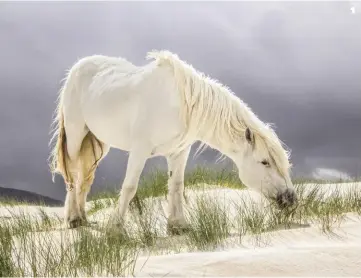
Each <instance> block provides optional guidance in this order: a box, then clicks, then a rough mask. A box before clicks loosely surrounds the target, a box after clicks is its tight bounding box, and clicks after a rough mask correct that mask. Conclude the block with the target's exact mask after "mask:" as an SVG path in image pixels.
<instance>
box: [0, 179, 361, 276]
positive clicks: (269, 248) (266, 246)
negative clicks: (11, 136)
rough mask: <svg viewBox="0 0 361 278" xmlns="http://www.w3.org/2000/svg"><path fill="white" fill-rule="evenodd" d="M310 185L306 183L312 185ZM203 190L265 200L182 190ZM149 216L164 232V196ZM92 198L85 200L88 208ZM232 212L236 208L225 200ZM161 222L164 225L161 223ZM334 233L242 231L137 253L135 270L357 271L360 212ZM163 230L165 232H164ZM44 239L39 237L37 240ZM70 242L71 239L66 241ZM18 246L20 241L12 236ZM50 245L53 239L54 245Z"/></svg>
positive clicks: (54, 234) (104, 214)
mask: <svg viewBox="0 0 361 278" xmlns="http://www.w3.org/2000/svg"><path fill="white" fill-rule="evenodd" d="M312 188H314V185H312V184H310V185H307V186H306V190H312ZM322 188H324V191H325V192H326V193H327V194H332V192H334V191H335V190H337V191H339V192H341V194H347V192H348V190H349V189H351V188H357V190H361V183H352V184H351V183H350V184H330V185H322ZM202 194H205V195H206V196H208V197H210V198H211V199H213V200H216V201H217V202H219V203H221V204H223V205H230V204H232V203H237V202H240V200H241V199H242V200H247V202H246V204H245V205H252V206H253V205H258V206H260V207H262V208H266V206H267V201H266V200H265V199H264V198H263V197H262V196H261V195H259V194H258V193H256V192H253V191H249V190H241V191H240V190H232V189H212V190H207V191H191V190H188V191H187V196H188V199H189V204H188V205H187V206H192V204H193V202H194V200H195V199H196V198H197V197H199V196H201V195H202ZM153 205H154V207H153V208H154V210H153V212H152V215H153V217H155V218H157V224H156V225H157V227H158V226H159V230H160V231H161V234H162V233H165V229H164V226H165V223H166V218H165V215H166V210H167V204H166V201H165V199H164V197H163V198H157V199H155V200H154V203H153ZM90 207H91V203H87V208H90ZM39 208H40V207H35V206H33V207H30V206H17V207H1V208H0V221H4V220H2V219H9V218H10V217H16V215H20V214H23V213H25V214H27V215H34V216H35V215H36V214H37V213H38V211H39ZM43 209H44V211H46V212H47V213H50V214H51V215H56V216H58V217H63V208H43ZM229 211H230V215H231V218H232V217H234V216H235V214H236V211H235V210H234V209H233V208H232V206H229ZM111 212H112V209H103V210H101V211H98V212H97V213H95V214H93V215H91V216H90V217H89V220H91V221H97V222H101V221H102V220H106V219H107V218H108V216H109V214H110V213H111ZM161 227H163V229H161ZM334 232H335V233H336V234H335V235H334V236H330V235H325V234H322V233H321V232H320V229H319V228H318V227H314V226H310V227H307V228H298V229H292V230H280V231H277V232H272V233H268V234H266V235H265V236H264V237H263V240H262V241H261V246H255V244H254V243H255V242H258V241H257V240H255V239H254V238H253V237H246V238H244V240H243V241H242V245H240V244H238V245H232V246H229V247H228V248H223V249H222V250H219V251H216V252H193V253H180V254H173V255H162V256H151V257H148V256H143V257H140V258H139V260H138V263H137V266H136V271H135V275H136V276H138V277H140V276H147V277H150V276H151V277H155V276H158V277H159V276H166V277H174V276H208V277H209V276H298V277H301V276H302V277H311V276H312V277H315V276H318V277H320V276H323V277H331V276H332V277H335V276H338V277H340V276H343V277H344V276H349V277H350V276H351V277H361V218H360V217H358V216H357V215H355V214H348V215H347V218H346V220H345V221H344V222H343V223H342V225H341V226H340V227H339V228H338V229H336V230H335V231H334ZM42 233H46V234H47V235H49V236H50V238H51V242H52V244H54V242H57V241H59V239H60V238H61V234H62V228H61V227H58V229H56V230H54V231H46V232H38V233H36V235H32V237H31V242H33V243H34V242H38V240H37V239H36V238H37V237H41V235H42ZM164 235H165V234H164ZM39 242H40V240H39ZM41 244H43V243H41ZM69 244H71V242H69ZM16 245H17V247H18V248H19V249H21V248H23V246H22V243H21V242H16ZM53 246H54V245H53Z"/></svg>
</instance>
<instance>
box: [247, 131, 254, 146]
mask: <svg viewBox="0 0 361 278" xmlns="http://www.w3.org/2000/svg"><path fill="white" fill-rule="evenodd" d="M245 136H246V140H247V142H248V143H250V144H253V141H254V140H253V134H252V132H251V130H250V129H249V128H248V127H247V128H246V131H245Z"/></svg>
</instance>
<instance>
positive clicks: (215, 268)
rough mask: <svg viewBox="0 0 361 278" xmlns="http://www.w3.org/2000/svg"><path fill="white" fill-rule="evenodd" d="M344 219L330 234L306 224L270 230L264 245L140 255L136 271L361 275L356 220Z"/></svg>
mask: <svg viewBox="0 0 361 278" xmlns="http://www.w3.org/2000/svg"><path fill="white" fill-rule="evenodd" d="M348 218H349V219H348V220H347V221H345V222H344V223H343V224H342V226H341V227H340V228H339V229H337V230H335V232H336V234H337V236H336V235H335V236H334V237H330V236H326V235H322V234H320V231H319V229H317V228H315V227H310V228H302V229H297V230H287V231H285V230H284V231H278V232H274V233H272V234H269V240H268V242H267V245H266V246H263V247H254V246H253V244H251V243H249V244H247V243H245V244H244V246H242V247H238V248H234V249H229V250H223V251H219V252H197V253H182V254H175V255H166V256H153V257H149V258H146V257H142V258H140V259H139V261H138V265H137V271H136V275H137V276H152V277H155V276H158V277H159V276H167V277H172V276H173V277H174V276H208V277H209V276H213V277H215V276H228V277H229V276H233V277H234V276H263V277H265V276H268V277H270V276H273V277H274V276H288V277H289V276H297V277H315V276H318V277H331V276H332V277H335V276H339V277H340V276H342V277H344V276H350V277H356V276H358V277H361V220H360V219H359V218H358V217H356V216H355V215H352V214H349V215H348ZM249 241H250V239H249ZM146 260H147V263H146V265H145V266H144V267H143V263H144V261H146Z"/></svg>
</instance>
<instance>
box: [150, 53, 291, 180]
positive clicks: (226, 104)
mask: <svg viewBox="0 0 361 278" xmlns="http://www.w3.org/2000/svg"><path fill="white" fill-rule="evenodd" d="M147 59H155V60H156V61H157V63H158V65H162V64H168V65H170V66H171V67H172V68H173V70H174V77H175V80H176V83H177V86H178V90H179V92H180V94H181V98H182V100H183V102H184V106H183V110H182V112H181V114H182V119H183V120H184V121H185V122H184V123H185V126H186V128H187V132H186V135H185V136H186V137H188V136H192V137H193V138H203V139H205V140H207V138H212V141H216V142H219V143H221V144H235V143H236V142H239V141H240V139H242V138H244V136H245V130H246V128H247V127H248V128H249V129H250V130H251V131H252V132H253V134H254V135H255V140H256V143H257V141H260V140H261V141H263V142H264V144H256V145H259V146H266V148H267V150H265V151H268V152H269V154H270V156H271V158H272V159H273V160H274V162H275V164H276V167H277V168H278V170H279V172H280V174H281V175H283V176H286V175H287V173H288V170H289V168H290V166H291V165H290V163H289V152H288V151H287V150H286V149H285V148H284V147H283V145H282V142H281V141H280V139H279V138H278V136H277V135H276V133H275V132H274V130H273V129H272V128H271V125H270V124H265V123H263V122H262V121H261V120H260V119H259V118H258V117H257V116H256V115H255V114H254V113H253V112H252V110H251V109H250V108H249V107H248V106H247V104H245V103H244V102H243V101H242V100H241V99H239V98H238V97H237V96H236V95H234V93H233V92H232V91H231V90H230V89H229V88H227V87H226V86H224V85H222V84H221V83H219V82H218V81H216V80H214V79H212V78H210V77H207V76H205V75H204V74H203V73H201V72H198V71H197V70H195V69H194V68H193V67H192V66H191V65H189V64H187V63H186V62H184V61H182V60H180V59H179V58H178V56H177V55H176V54H174V53H171V52H169V51H166V50H163V51H151V52H148V54H147ZM201 147H202V146H201Z"/></svg>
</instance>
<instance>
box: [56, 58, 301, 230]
mask: <svg viewBox="0 0 361 278" xmlns="http://www.w3.org/2000/svg"><path fill="white" fill-rule="evenodd" d="M147 59H148V60H151V61H150V62H149V63H148V64H146V65H144V66H135V65H133V64H132V63H130V62H129V61H127V60H125V59H124V58H118V57H108V56H102V55H94V56H89V57H85V58H83V59H81V60H79V61H78V62H77V63H75V64H74V65H73V67H72V68H71V69H70V70H69V72H68V74H67V77H66V78H65V82H64V85H63V87H62V89H61V90H60V93H59V99H58V106H57V110H56V117H55V120H54V122H53V124H54V125H55V127H54V134H53V137H52V139H51V141H50V142H53V141H56V142H55V144H54V147H53V149H52V152H51V155H50V158H49V159H50V168H51V172H52V176H53V180H54V175H55V174H56V173H59V174H61V175H62V176H63V178H64V181H65V183H66V185H67V195H66V200H65V222H66V224H67V225H68V226H70V227H77V226H79V225H82V224H83V223H86V213H85V208H84V207H85V202H86V198H87V194H88V193H89V191H90V187H91V185H92V183H93V180H94V176H95V170H96V168H97V166H98V164H99V163H100V161H101V160H102V159H103V158H104V157H105V156H106V155H107V153H108V152H109V149H110V148H111V147H112V148H117V149H121V150H124V151H128V152H129V157H128V163H127V169H126V174H125V177H124V181H123V185H122V187H121V191H120V196H119V200H118V204H117V207H116V209H115V211H114V213H113V216H112V217H111V219H112V221H114V222H113V223H115V224H121V223H122V221H123V219H124V216H125V214H126V211H127V208H128V206H129V203H130V201H131V200H132V198H133V197H134V196H135V193H136V191H137V187H138V182H139V178H140V175H141V173H142V171H143V168H144V165H145V163H146V161H147V159H148V158H150V157H154V156H165V157H166V159H167V163H168V173H169V178H168V189H169V190H168V196H167V198H168V205H169V215H168V225H169V227H182V226H184V225H186V221H185V217H184V211H183V205H182V196H183V190H184V171H185V167H186V163H187V159H188V156H189V153H190V149H191V145H192V144H193V143H194V142H196V141H200V142H201V145H200V148H199V149H198V150H201V149H204V148H203V147H204V146H210V147H211V148H214V149H217V150H218V151H220V152H221V153H222V154H223V155H225V156H227V157H229V158H230V159H231V160H232V161H233V162H234V163H235V165H236V166H237V168H238V173H239V178H240V179H241V180H242V182H243V183H244V184H245V185H246V186H247V187H249V188H252V189H255V190H257V191H258V192H260V193H261V194H264V195H265V196H266V197H268V198H271V199H274V200H276V203H277V204H278V205H279V206H280V207H287V206H292V205H293V204H295V203H296V202H297V196H296V194H295V190H294V187H293V184H292V181H291V179H290V173H289V171H290V163H289V153H288V152H287V150H286V149H285V148H284V147H283V144H282V142H281V141H280V140H279V138H278V136H277V135H276V133H275V132H274V130H273V129H272V128H271V126H270V125H268V124H265V123H263V122H262V121H261V120H260V119H259V118H258V117H257V116H256V115H255V114H254V113H253V112H252V110H251V109H250V108H249V107H248V106H247V104H245V103H244V102H243V101H242V100H241V99H239V98H238V97H237V96H236V95H235V94H233V93H232V92H231V90H230V89H229V88H227V87H225V86H224V85H222V84H220V83H219V82H217V81H215V80H213V79H211V78H209V77H207V76H205V75H204V74H203V73H200V72H199V71H197V70H195V69H194V68H193V67H192V66H191V65H189V64H187V63H186V62H184V61H182V60H181V59H180V58H179V57H178V56H177V55H176V54H174V53H171V52H169V51H152V52H149V53H148V55H147Z"/></svg>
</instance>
